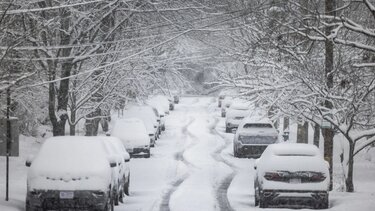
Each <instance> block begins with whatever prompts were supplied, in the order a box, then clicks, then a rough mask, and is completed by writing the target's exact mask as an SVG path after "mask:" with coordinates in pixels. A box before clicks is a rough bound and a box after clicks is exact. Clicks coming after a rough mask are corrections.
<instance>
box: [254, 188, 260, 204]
mask: <svg viewBox="0 0 375 211" xmlns="http://www.w3.org/2000/svg"><path fill="white" fill-rule="evenodd" d="M254 186H255V185H254ZM254 189H255V191H254V205H255V206H259V191H258V190H257V189H258V188H256V187H254Z"/></svg>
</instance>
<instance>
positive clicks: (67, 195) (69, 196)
mask: <svg viewBox="0 0 375 211" xmlns="http://www.w3.org/2000/svg"><path fill="white" fill-rule="evenodd" d="M72 198H74V192H71V191H69V192H65V191H63V192H60V199H72Z"/></svg>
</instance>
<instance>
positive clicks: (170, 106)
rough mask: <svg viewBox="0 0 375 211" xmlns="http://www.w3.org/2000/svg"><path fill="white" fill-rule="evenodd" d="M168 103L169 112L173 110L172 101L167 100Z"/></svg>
mask: <svg viewBox="0 0 375 211" xmlns="http://www.w3.org/2000/svg"><path fill="white" fill-rule="evenodd" d="M168 101H169V110H170V111H173V110H174V101H173V100H172V99H168Z"/></svg>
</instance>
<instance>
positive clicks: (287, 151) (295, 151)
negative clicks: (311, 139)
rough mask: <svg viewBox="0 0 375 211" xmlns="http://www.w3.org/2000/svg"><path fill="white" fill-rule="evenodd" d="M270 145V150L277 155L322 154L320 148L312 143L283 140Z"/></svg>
mask: <svg viewBox="0 0 375 211" xmlns="http://www.w3.org/2000/svg"><path fill="white" fill-rule="evenodd" d="M269 147H270V149H268V150H269V151H271V152H272V153H273V154H274V155H276V156H317V155H319V154H320V151H319V149H318V148H317V147H316V146H315V145H311V144H302V143H289V142H283V143H280V144H274V145H272V146H269Z"/></svg>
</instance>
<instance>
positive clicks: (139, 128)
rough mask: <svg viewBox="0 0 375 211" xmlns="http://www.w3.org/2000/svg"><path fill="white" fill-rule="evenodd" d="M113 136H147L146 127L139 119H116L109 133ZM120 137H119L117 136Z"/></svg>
mask: <svg viewBox="0 0 375 211" xmlns="http://www.w3.org/2000/svg"><path fill="white" fill-rule="evenodd" d="M111 134H112V135H113V136H116V137H121V136H123V135H125V136H134V135H135V134H148V133H147V129H146V126H145V125H144V123H143V121H142V120H141V119H139V118H125V119H118V120H117V121H116V123H115V126H114V128H113V130H112V133H111ZM117 135H120V136H117Z"/></svg>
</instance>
